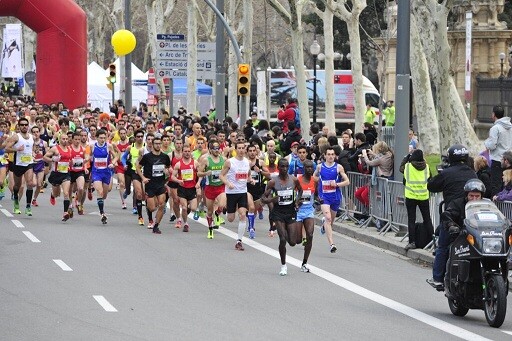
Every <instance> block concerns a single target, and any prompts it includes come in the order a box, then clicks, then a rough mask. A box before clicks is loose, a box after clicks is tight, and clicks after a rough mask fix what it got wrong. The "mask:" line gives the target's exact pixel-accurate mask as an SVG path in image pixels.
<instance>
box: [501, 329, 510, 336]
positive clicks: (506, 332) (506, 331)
mask: <svg viewBox="0 0 512 341" xmlns="http://www.w3.org/2000/svg"><path fill="white" fill-rule="evenodd" d="M502 332H504V333H505V334H508V335H512V332H509V331H508V330H502Z"/></svg>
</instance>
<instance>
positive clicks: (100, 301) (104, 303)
mask: <svg viewBox="0 0 512 341" xmlns="http://www.w3.org/2000/svg"><path fill="white" fill-rule="evenodd" d="M92 297H93V298H94V299H95V300H96V302H98V304H99V305H100V306H101V307H102V308H103V309H105V311H107V312H109V313H117V309H116V308H114V306H113V305H112V304H110V302H109V301H107V299H106V298H105V297H103V296H101V295H93V296H92Z"/></svg>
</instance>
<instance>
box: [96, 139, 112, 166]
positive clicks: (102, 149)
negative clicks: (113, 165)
mask: <svg viewBox="0 0 512 341" xmlns="http://www.w3.org/2000/svg"><path fill="white" fill-rule="evenodd" d="M108 154H109V153H108V144H107V143H105V144H104V145H103V146H99V145H98V143H95V144H94V149H93V152H92V169H93V170H94V171H105V170H108V163H109V161H110V160H109V155H108Z"/></svg>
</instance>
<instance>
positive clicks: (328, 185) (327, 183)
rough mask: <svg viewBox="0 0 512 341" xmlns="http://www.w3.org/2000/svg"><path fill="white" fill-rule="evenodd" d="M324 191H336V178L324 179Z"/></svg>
mask: <svg viewBox="0 0 512 341" xmlns="http://www.w3.org/2000/svg"><path fill="white" fill-rule="evenodd" d="M333 185H334V186H333ZM322 192H324V193H334V192H336V183H335V182H334V180H325V181H322Z"/></svg>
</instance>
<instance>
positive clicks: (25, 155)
mask: <svg viewBox="0 0 512 341" xmlns="http://www.w3.org/2000/svg"><path fill="white" fill-rule="evenodd" d="M1 104H3V106H2V105H1ZM115 109H116V110H115V112H114V113H109V114H108V113H100V112H99V110H96V111H92V110H89V109H85V108H82V109H75V110H73V111H72V112H68V111H66V110H65V108H64V107H63V105H62V104H59V105H53V104H52V105H50V107H46V106H41V105H39V104H38V103H32V104H28V103H22V102H21V103H20V102H14V101H10V100H7V101H3V99H2V101H0V200H1V199H2V198H3V197H4V196H5V191H6V188H7V187H8V188H9V190H10V192H11V194H12V195H11V199H12V200H13V213H14V214H21V209H20V202H21V199H22V198H21V197H22V195H23V194H25V196H26V206H25V214H26V215H28V216H32V214H33V212H32V207H37V206H38V205H39V204H38V202H37V200H38V199H39V194H40V193H43V192H44V190H45V187H46V186H47V184H49V185H50V186H51V193H50V203H51V205H56V201H57V199H58V198H59V197H60V196H61V195H62V197H63V203H62V205H63V208H62V209H63V211H62V221H63V222H65V221H67V220H69V219H71V218H73V215H74V210H75V209H76V211H77V213H78V215H83V214H84V211H85V209H84V203H85V200H86V198H88V199H89V200H92V199H93V197H94V196H95V197H96V205H97V208H98V211H99V216H100V220H101V223H102V224H107V214H106V209H105V201H106V199H107V195H108V194H109V192H110V191H111V190H112V189H113V184H114V182H116V183H117V189H118V191H119V197H120V208H121V209H123V210H127V208H128V207H130V200H129V196H130V195H131V196H132V200H131V203H132V205H131V208H132V213H133V215H134V216H136V218H134V224H139V225H141V226H147V228H148V229H151V230H152V232H153V233H155V234H161V233H162V231H161V229H160V227H161V226H162V224H163V223H162V220H163V217H164V215H165V213H166V211H169V216H170V218H169V220H170V223H171V224H173V225H174V227H175V228H177V229H182V231H183V232H189V231H190V228H191V225H190V223H189V215H190V216H191V217H192V219H193V220H198V219H199V218H200V217H204V218H206V222H207V227H208V229H207V238H208V239H213V238H214V231H215V230H216V229H218V228H219V227H220V226H221V225H222V224H224V223H225V220H224V216H225V218H226V219H227V221H228V222H230V223H232V222H234V221H235V219H236V218H238V219H237V220H238V229H237V232H238V239H237V241H236V243H235V249H236V250H239V251H244V244H243V237H244V235H245V233H246V232H248V236H249V238H251V239H253V238H255V237H256V234H257V233H256V227H255V220H256V219H257V218H258V219H260V220H263V219H264V207H265V206H266V207H267V208H268V212H269V214H268V223H269V225H268V226H269V230H268V236H270V237H273V236H274V234H275V231H277V234H278V236H279V253H280V255H281V265H282V266H281V269H280V272H279V273H280V275H283V276H284V275H286V274H287V267H286V243H288V244H289V245H290V246H294V245H296V244H301V245H303V246H304V258H303V264H302V268H301V271H303V272H309V268H308V266H307V261H308V257H309V254H310V252H311V247H312V241H313V231H314V226H315V224H314V218H315V208H316V209H317V210H318V207H316V204H315V203H319V205H318V206H320V209H321V210H322V213H323V217H324V220H323V221H324V223H323V226H322V228H321V231H322V233H326V234H327V241H328V243H329V250H330V252H331V253H334V252H336V250H337V248H336V245H335V244H334V242H333V239H332V222H333V220H334V218H335V216H336V212H337V211H338V209H339V207H340V203H341V200H342V194H341V193H342V192H341V187H343V186H346V185H348V184H349V180H348V177H347V176H346V174H345V171H344V169H343V167H342V166H341V165H340V164H338V162H337V161H336V155H335V150H334V148H331V147H329V146H327V148H324V150H322V151H320V152H318V151H317V153H318V154H316V153H315V146H314V145H313V146H311V145H310V146H306V145H305V144H304V143H302V142H303V141H302V140H301V139H299V141H296V139H297V136H299V138H300V134H298V133H297V131H296V130H295V127H294V126H293V124H288V133H287V134H285V135H283V134H282V133H281V131H280V129H279V128H277V129H276V127H274V128H273V129H272V130H270V129H269V126H268V122H266V121H265V120H249V121H248V122H246V124H245V125H244V126H243V127H242V128H239V126H238V124H237V123H234V122H233V121H232V120H231V119H230V118H227V119H226V120H225V121H224V122H222V123H220V122H216V121H215V120H211V121H208V119H207V118H206V117H202V118H201V117H195V116H192V115H188V114H187V113H186V111H185V110H184V109H182V108H180V110H179V111H178V114H177V115H176V116H173V117H170V116H169V115H168V114H167V113H166V112H165V111H161V112H160V114H159V115H158V116H151V115H150V114H149V113H148V112H147V108H146V107H144V106H141V107H140V108H139V110H137V109H134V110H133V111H132V112H131V113H129V114H128V113H126V112H124V108H123V107H122V105H118V106H117V107H116V108H115ZM255 122H256V126H253V125H254V124H255ZM290 137H291V138H293V141H292V140H290ZM313 141H315V139H313ZM284 150H289V153H288V154H285V153H284V152H281V151H284ZM315 154H316V155H319V156H318V157H316V155H315ZM114 179H116V181H114ZM144 206H145V211H146V215H147V219H148V220H147V225H146V223H145V221H144V215H143V207H144ZM109 209H113V208H109Z"/></svg>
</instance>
